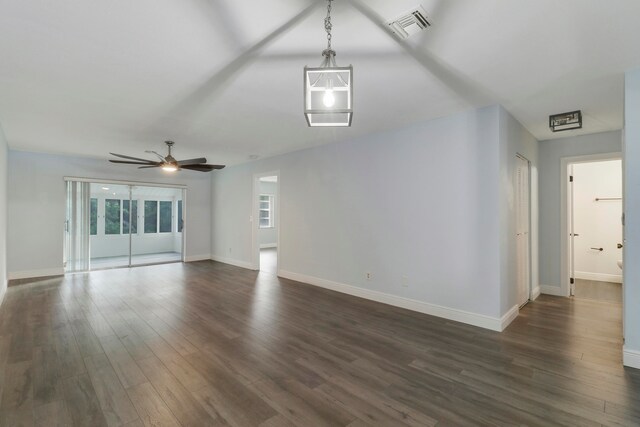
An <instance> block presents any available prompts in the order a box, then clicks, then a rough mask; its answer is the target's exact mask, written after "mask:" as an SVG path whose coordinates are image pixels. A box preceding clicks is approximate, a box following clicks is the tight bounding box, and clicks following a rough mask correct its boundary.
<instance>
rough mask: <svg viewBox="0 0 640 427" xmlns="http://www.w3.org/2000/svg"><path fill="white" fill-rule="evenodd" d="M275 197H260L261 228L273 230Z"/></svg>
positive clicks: (267, 195) (262, 195)
mask: <svg viewBox="0 0 640 427" xmlns="http://www.w3.org/2000/svg"><path fill="white" fill-rule="evenodd" d="M273 227H274V224H273V196H271V195H269V194H261V195H260V228H273Z"/></svg>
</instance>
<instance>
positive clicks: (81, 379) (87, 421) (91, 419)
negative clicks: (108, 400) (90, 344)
mask: <svg viewBox="0 0 640 427" xmlns="http://www.w3.org/2000/svg"><path fill="white" fill-rule="evenodd" d="M64 395H65V404H66V407H67V410H68V411H69V416H70V418H71V422H72V425H74V426H92V427H93V426H96V427H97V426H106V425H107V421H106V420H105V418H104V415H103V414H102V410H101V409H100V403H99V402H98V398H97V396H96V393H95V391H94V389H93V386H92V385H91V380H90V379H89V376H88V375H87V374H81V375H78V376H75V377H71V378H67V379H66V380H64Z"/></svg>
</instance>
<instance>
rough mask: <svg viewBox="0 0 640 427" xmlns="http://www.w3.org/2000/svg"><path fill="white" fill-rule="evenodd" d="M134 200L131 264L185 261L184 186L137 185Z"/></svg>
mask: <svg viewBox="0 0 640 427" xmlns="http://www.w3.org/2000/svg"><path fill="white" fill-rule="evenodd" d="M131 204H132V210H133V209H135V211H136V217H137V223H136V231H135V232H133V231H132V234H131V265H145V264H158V263H165V262H179V261H182V227H181V221H182V189H174V188H164V187H145V186H134V187H132V192H131ZM132 218H133V216H132ZM132 221H133V219H132ZM132 230H133V226H132Z"/></svg>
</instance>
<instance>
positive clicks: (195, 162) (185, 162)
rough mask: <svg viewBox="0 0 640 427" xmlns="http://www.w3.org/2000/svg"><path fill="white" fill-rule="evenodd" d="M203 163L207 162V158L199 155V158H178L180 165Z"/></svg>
mask: <svg viewBox="0 0 640 427" xmlns="http://www.w3.org/2000/svg"><path fill="white" fill-rule="evenodd" d="M201 163H207V159H206V158H204V157H199V158H197V159H187V160H178V166H188V165H198V164H201Z"/></svg>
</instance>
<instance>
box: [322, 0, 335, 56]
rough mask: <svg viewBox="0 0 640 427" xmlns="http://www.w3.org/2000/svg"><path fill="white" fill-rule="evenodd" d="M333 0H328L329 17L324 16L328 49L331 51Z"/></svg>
mask: <svg viewBox="0 0 640 427" xmlns="http://www.w3.org/2000/svg"><path fill="white" fill-rule="evenodd" d="M332 1H333V0H327V3H328V4H327V17H326V18H324V29H325V31H326V32H327V50H328V51H331V28H332V27H333V26H332V25H331V2H332Z"/></svg>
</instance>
